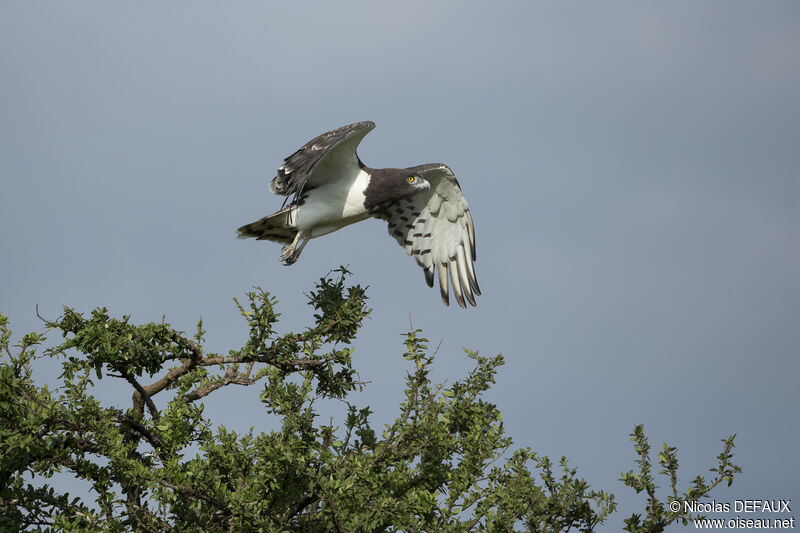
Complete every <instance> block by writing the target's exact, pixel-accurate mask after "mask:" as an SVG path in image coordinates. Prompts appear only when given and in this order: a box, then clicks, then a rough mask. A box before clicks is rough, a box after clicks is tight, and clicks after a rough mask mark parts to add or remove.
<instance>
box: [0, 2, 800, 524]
mask: <svg viewBox="0 0 800 533" xmlns="http://www.w3.org/2000/svg"><path fill="white" fill-rule="evenodd" d="M799 50H800V4H797V3H796V2H790V1H786V2H727V1H726V2H721V1H720V2H695V1H683V2H679V1H676V2H669V3H667V2H663V3H658V4H653V3H641V2H633V1H631V2H604V3H602V4H601V3H591V4H589V3H581V4H577V3H564V2H558V3H556V2H551V3H537V2H496V3H492V4H491V5H490V3H488V2H458V3H456V2H416V1H412V2H403V3H401V4H398V5H397V6H391V7H390V6H388V5H386V4H385V3H378V2H349V1H339V2H330V3H321V2H320V3H309V2H293V3H285V2H282V3H278V2H274V3H271V2H239V3H236V4H235V5H234V4H225V5H224V6H223V5H222V4H217V3H207V2H171V3H168V4H166V5H165V4H164V3H161V2H136V3H122V2H77V3H74V2H73V3H64V2H49V3H48V2H41V3H40V2H36V3H33V2H2V4H0V78H2V82H1V83H0V180H2V181H1V187H0V224H1V226H0V227H2V231H0V257H1V258H0V310H2V311H3V312H4V313H5V314H7V315H9V316H10V318H11V321H12V327H13V329H14V330H15V332H16V334H17V335H16V339H19V337H20V336H21V335H22V333H24V332H26V331H29V330H41V323H40V322H39V321H38V319H37V318H36V316H35V312H34V306H35V305H36V304H38V305H39V309H40V312H41V313H42V314H43V315H44V316H46V317H50V318H55V317H57V316H59V314H60V312H61V309H62V306H63V305H69V306H71V307H75V308H77V309H79V310H82V311H85V312H88V311H90V310H91V309H92V308H94V307H96V306H107V307H109V309H110V311H111V312H112V313H113V314H114V315H116V316H120V315H122V314H131V315H132V318H133V320H134V321H136V322H138V323H144V322H149V321H158V320H160V319H161V317H162V315H164V314H165V315H166V318H167V320H168V321H170V322H172V323H173V324H175V325H176V326H177V327H178V328H180V329H183V330H186V331H189V332H191V331H192V330H193V328H194V324H195V323H196V321H197V319H198V318H200V317H202V318H203V320H204V323H205V326H206V328H207V330H208V334H207V339H208V343H207V348H208V349H209V350H218V351H227V350H228V349H229V348H236V347H238V346H241V344H242V343H243V342H244V341H245V339H246V328H245V324H244V322H243V321H242V319H241V317H239V315H238V313H237V311H236V308H235V307H234V305H233V301H232V297H234V296H242V295H244V293H245V292H246V291H248V290H249V289H250V288H251V287H252V286H254V285H260V286H262V287H263V288H265V289H267V290H269V291H271V292H272V294H273V295H275V296H276V297H277V298H278V299H279V300H280V306H279V311H280V312H282V313H283V315H282V321H281V323H280V326H281V328H282V330H283V331H288V330H290V329H291V328H299V327H302V326H303V325H304V324H306V323H308V321H309V319H310V317H311V309H310V307H309V306H308V305H306V299H305V297H304V296H303V295H302V293H303V292H307V291H308V290H309V289H311V288H312V286H313V283H314V282H315V281H316V280H318V279H319V277H320V276H322V275H324V274H325V273H327V272H328V271H329V270H330V269H332V268H335V267H337V266H339V265H349V268H350V269H351V270H352V271H353V272H354V274H355V275H354V278H353V281H354V282H358V283H361V284H362V285H368V286H369V292H368V294H369V296H370V303H371V305H372V307H373V308H374V312H373V314H372V317H371V319H369V320H367V321H366V322H365V324H364V327H363V329H362V330H361V333H360V336H359V339H358V341H357V343H356V352H355V355H354V363H355V366H356V368H357V369H358V370H359V372H360V374H361V377H362V379H365V380H368V381H371V384H370V385H369V386H368V387H367V389H366V390H365V391H364V392H362V393H360V394H358V395H356V396H355V397H354V398H353V400H354V402H355V403H357V404H358V405H361V406H363V405H371V406H372V408H373V410H374V411H375V413H376V414H375V415H374V418H373V420H374V422H375V423H377V424H378V425H380V424H382V423H385V422H388V421H390V420H391V419H392V418H393V417H394V416H395V415H396V414H397V405H398V404H399V403H400V402H401V401H402V399H403V393H402V386H403V380H404V376H405V373H406V370H407V369H408V368H409V367H408V365H407V362H406V361H405V360H403V358H402V357H401V354H402V351H403V347H402V344H401V343H402V337H401V334H403V333H404V332H406V331H407V330H408V327H409V326H408V324H409V313H410V314H411V317H412V319H413V323H414V326H415V327H419V328H422V329H423V330H424V334H425V335H426V336H427V337H428V338H429V339H431V342H432V344H433V345H435V344H436V343H438V342H439V341H440V340H441V341H442V347H441V349H440V351H439V354H438V356H437V359H436V371H435V373H434V374H435V375H434V378H435V379H437V380H445V379H446V380H448V381H450V382H452V381H455V380H456V379H459V378H461V377H463V376H464V375H465V374H466V372H467V371H468V370H469V369H470V368H471V365H470V363H471V362H472V361H471V360H469V359H467V358H466V357H465V356H464V354H463V351H462V350H461V347H462V346H465V347H469V348H472V349H474V350H477V351H479V352H480V353H482V354H485V355H492V354H495V353H502V354H503V355H504V356H505V358H506V365H505V366H504V367H502V368H501V370H500V373H499V375H498V377H497V385H496V386H495V388H494V389H492V390H491V391H490V393H489V394H488V397H489V399H490V400H491V401H493V402H495V403H496V404H497V405H498V407H499V408H500V410H501V411H502V413H503V415H504V420H505V424H506V429H507V431H508V432H509V434H510V435H511V436H513V438H514V440H515V444H516V445H517V446H530V447H531V448H532V449H534V450H536V451H538V452H540V453H542V454H548V455H550V456H551V457H552V458H553V459H556V458H558V457H560V456H561V455H562V454H565V455H566V456H567V457H568V458H569V460H570V461H571V463H572V465H573V466H577V467H578V468H579V474H580V475H582V476H584V477H585V478H586V480H587V481H588V482H589V483H590V484H591V485H592V487H593V488H596V489H604V490H609V491H612V492H615V493H616V494H617V499H618V501H619V503H620V511H619V512H618V513H616V514H615V515H614V516H613V517H612V519H611V520H610V521H609V522H608V523H607V524H606V525H605V526H604V527H603V528H602V530H603V531H616V530H619V529H621V524H622V519H623V518H625V517H628V516H630V514H631V513H632V512H639V511H641V510H642V509H644V498H642V497H640V496H638V495H635V494H634V493H633V492H632V491H631V490H630V489H628V488H626V487H624V486H623V485H622V483H621V482H619V481H618V478H619V475H620V472H623V471H627V470H629V469H630V468H632V467H633V460H634V459H635V457H634V452H633V448H632V445H631V443H630V442H629V440H628V435H629V433H630V432H631V431H632V429H633V427H634V426H635V425H636V424H640V423H641V424H645V426H646V430H647V433H648V435H649V437H650V439H651V444H653V446H654V448H655V449H659V448H660V446H661V443H662V442H663V441H665V440H666V441H668V443H669V444H670V445H673V446H677V447H678V448H679V458H680V460H681V469H680V474H681V479H680V488H681V489H682V490H685V489H686V487H687V484H688V482H689V481H690V480H691V479H692V478H694V476H695V475H697V474H708V472H707V469H708V468H709V467H711V466H713V465H714V457H715V456H716V455H717V454H718V453H719V452H720V450H721V443H720V439H722V438H724V437H726V436H728V435H729V434H732V433H736V434H737V438H736V462H737V463H738V464H740V465H741V466H742V467H743V468H744V472H743V473H742V474H741V475H740V476H738V477H737V479H736V481H735V483H734V485H733V486H732V487H730V488H722V487H720V488H718V489H717V490H715V492H714V494H713V495H714V497H715V499H716V500H717V501H718V502H732V501H733V500H734V499H736V498H749V499H768V498H781V499H793V500H794V505H793V508H794V507H797V506H800V484H799V483H798V481H797V474H798V472H800V459H798V455H797V452H796V450H797V449H798V444H797V443H798V440H800V424H798V414H797V412H798V407H800V392H798V391H799V390H800V387H798V376H800V363H798V355H800V282H799V281H798V280H799V279H800V148H799V147H800V53H798V51H799ZM359 120H373V121H375V122H376V124H377V128H376V129H375V130H374V131H373V132H372V133H370V134H369V135H368V136H367V137H366V138H365V139H364V141H363V142H362V144H361V147H360V149H359V154H360V156H361V159H362V160H363V161H364V162H365V163H366V164H367V165H370V166H372V167H406V166H412V165H417V164H421V163H431V162H442V163H446V164H448V165H449V166H450V167H451V168H452V169H453V171H454V172H455V173H456V174H457V175H458V177H459V181H460V183H461V186H462V188H463V191H464V194H465V196H466V197H467V199H468V200H469V203H470V207H471V211H472V214H473V218H474V220H475V226H476V232H477V251H478V261H477V263H476V271H477V276H478V280H479V282H480V285H481V289H482V290H483V296H481V297H479V299H478V307H477V308H473V309H469V310H466V311H465V310H462V309H459V308H458V307H450V308H444V307H443V306H442V304H441V301H440V299H439V295H438V289H429V288H428V287H427V286H426V284H425V282H424V278H423V274H422V271H421V269H420V268H419V267H417V266H416V264H415V262H414V260H413V259H412V258H410V257H407V256H406V255H405V252H404V251H403V250H402V249H401V248H400V247H399V246H398V245H397V243H396V242H395V241H394V240H393V239H392V238H390V237H389V236H388V234H387V231H386V227H385V224H384V223H382V222H380V221H376V220H369V221H365V222H363V223H360V224H357V225H355V226H351V227H348V228H345V229H343V230H341V231H339V232H337V233H334V234H331V235H328V236H325V237H322V238H320V239H316V240H314V241H312V242H311V243H309V245H308V247H307V248H306V249H305V250H304V252H303V255H302V257H301V259H300V261H299V262H298V263H296V264H295V265H293V266H291V267H284V266H282V265H281V264H280V262H279V260H278V258H279V254H280V246H279V245H277V244H274V243H263V242H256V241H252V240H248V241H242V240H237V239H235V238H234V229H235V228H237V227H238V226H240V225H242V224H244V223H247V222H250V221H253V220H256V219H258V218H260V217H261V216H263V215H266V214H268V213H271V212H273V211H275V210H276V209H277V208H278V207H279V206H280V204H281V198H279V197H276V196H273V195H271V194H270V193H269V191H268V189H267V183H268V181H269V180H270V179H271V178H272V176H274V173H275V170H276V169H277V167H278V166H280V164H281V162H282V160H283V158H284V157H286V156H288V155H289V154H291V153H292V152H293V151H294V150H296V149H297V148H298V147H300V146H301V145H302V144H304V143H305V142H306V141H308V140H310V139H311V138H312V137H314V136H316V135H317V134H319V133H322V132H324V131H327V130H330V129H333V128H335V127H338V126H341V125H344V124H348V123H351V122H355V121H359ZM57 374H58V371H57V369H56V368H43V374H42V376H43V377H48V376H49V378H50V379H54V378H55V376H57ZM104 386H106V387H107V386H108V385H104ZM258 393H259V388H258V387H250V388H247V389H238V390H230V391H220V392H218V393H215V394H214V396H212V397H211V398H210V399H209V401H207V402H206V404H207V413H209V414H210V415H211V416H213V417H214V420H215V421H216V422H218V423H224V424H225V425H227V426H229V427H233V428H237V429H246V428H248V427H250V426H255V427H256V428H257V429H264V428H268V427H271V426H270V424H272V423H273V422H272V421H270V420H269V419H268V418H267V416H266V414H265V412H264V409H263V408H262V407H261V405H260V404H259V403H258ZM157 399H158V398H157ZM128 401H129V395H128V393H125V398H123V399H121V400H120V404H121V405H124V404H125V403H126V402H128ZM248 406H249V407H248ZM324 409H327V407H325V408H324ZM330 409H331V412H337V409H339V407H337V406H332V407H330ZM340 421H343V420H342V419H340ZM665 484H666V481H665V480H663V479H662V480H661V485H662V486H663V485H665ZM665 495H666V493H665V492H662V497H665ZM734 515H735V513H731V514H730V515H712V517H717V518H719V517H726V518H730V517H733V516H734ZM795 516H798V514H797V511H796V510H795ZM765 517H767V516H762V515H750V516H748V518H765ZM782 517H788V515H782ZM680 529H682V528H681V527H680V526H677V527H673V528H672V529H671V531H677V530H680Z"/></svg>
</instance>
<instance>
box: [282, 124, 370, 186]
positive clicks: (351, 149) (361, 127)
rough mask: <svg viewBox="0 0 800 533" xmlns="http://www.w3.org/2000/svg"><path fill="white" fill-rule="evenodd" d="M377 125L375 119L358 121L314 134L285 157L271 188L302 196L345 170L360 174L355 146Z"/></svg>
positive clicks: (349, 172) (348, 173)
mask: <svg viewBox="0 0 800 533" xmlns="http://www.w3.org/2000/svg"><path fill="white" fill-rule="evenodd" d="M374 127H375V123H374V122H369V121H366V122H356V123H355V124H350V125H348V126H342V127H341V128H337V129H335V130H333V131H329V132H327V133H323V134H322V135H319V136H318V137H315V138H314V139H312V140H310V141H309V142H307V143H306V144H305V145H303V147H302V148H300V149H299V150H297V151H296V152H295V153H293V154H292V155H290V156H289V157H287V158H286V159H284V161H283V165H281V167H280V168H279V169H278V174H277V175H276V176H275V178H273V180H272V181H271V182H270V184H269V190H270V191H272V192H273V193H275V194H281V195H284V196H288V195H290V194H293V195H295V198H299V197H300V195H301V194H302V193H303V190H304V189H308V188H313V187H315V186H316V185H318V184H319V183H320V182H322V181H324V180H326V179H330V178H331V177H335V176H339V175H341V174H342V173H344V174H346V175H351V174H357V173H358V171H359V170H360V167H359V161H358V156H357V155H356V148H357V147H358V143H360V142H361V139H363V138H364V135H366V134H367V133H369V132H370V130H372V129H373V128H374Z"/></svg>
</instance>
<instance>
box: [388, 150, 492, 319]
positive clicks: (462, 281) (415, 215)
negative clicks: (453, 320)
mask: <svg viewBox="0 0 800 533" xmlns="http://www.w3.org/2000/svg"><path fill="white" fill-rule="evenodd" d="M414 170H416V171H417V172H418V173H419V174H420V175H421V176H422V177H423V178H424V179H426V180H428V182H429V183H430V185H431V187H430V189H426V190H424V191H420V192H419V193H417V194H415V195H414V196H413V197H411V198H408V199H405V200H400V201H399V202H396V203H395V204H393V205H391V206H389V207H387V208H385V209H384V210H382V211H381V212H380V213H379V216H380V218H382V219H384V220H387V221H388V222H389V234H390V235H391V236H392V237H394V238H395V239H396V240H397V242H398V243H400V246H403V247H404V248H405V250H406V252H407V253H408V254H409V255H411V256H413V257H414V259H416V260H417V263H418V264H419V265H420V266H421V267H422V268H423V269H424V271H425V281H426V282H427V283H428V286H430V287H433V278H434V271H436V272H437V273H438V275H439V289H440V291H441V294H442V301H443V302H444V304H445V305H449V304H450V297H449V292H450V291H449V288H450V284H452V286H453V295H454V296H455V298H456V301H457V302H458V304H459V305H460V306H461V307H466V303H465V299H466V301H467V302H469V303H470V304H472V305H476V304H475V295H476V294H477V295H480V293H481V290H480V288H479V287H478V280H477V279H476V278H475V269H474V266H473V262H474V261H475V259H476V255H475V227H474V226H473V224H472V215H470V213H469V207H468V204H467V200H466V199H465V198H464V196H463V195H462V194H461V187H460V186H459V185H458V180H456V177H455V175H454V174H453V171H452V170H450V169H449V168H448V167H447V166H445V165H439V164H433V165H421V166H419V167H415V168H414Z"/></svg>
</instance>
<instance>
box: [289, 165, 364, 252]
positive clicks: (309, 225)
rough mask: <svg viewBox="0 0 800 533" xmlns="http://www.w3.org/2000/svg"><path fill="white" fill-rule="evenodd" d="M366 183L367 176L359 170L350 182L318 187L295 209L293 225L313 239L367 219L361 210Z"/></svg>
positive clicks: (362, 209)
mask: <svg viewBox="0 0 800 533" xmlns="http://www.w3.org/2000/svg"><path fill="white" fill-rule="evenodd" d="M368 183H369V175H368V174H367V173H366V172H364V171H363V170H361V171H359V173H358V174H357V175H356V176H355V178H353V179H352V180H349V181H344V182H343V181H341V180H339V181H335V182H333V183H330V184H326V185H322V186H320V187H317V188H316V189H314V190H312V191H311V192H310V193H309V195H308V198H307V199H306V202H305V203H304V204H303V205H302V206H300V208H299V209H298V210H297V215H296V217H294V219H295V220H293V222H294V226H295V227H296V228H297V229H299V230H301V231H306V232H307V235H309V236H310V237H311V238H314V237H319V236H320V235H325V234H327V233H331V232H332V231H336V230H338V229H341V228H343V227H345V226H347V225H350V224H353V223H354V222H359V221H361V220H364V219H365V218H368V217H369V212H368V211H367V210H366V209H365V208H364V191H365V190H366V188H367V185H368Z"/></svg>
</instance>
